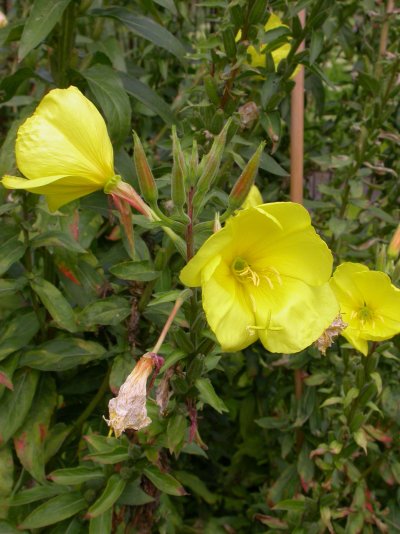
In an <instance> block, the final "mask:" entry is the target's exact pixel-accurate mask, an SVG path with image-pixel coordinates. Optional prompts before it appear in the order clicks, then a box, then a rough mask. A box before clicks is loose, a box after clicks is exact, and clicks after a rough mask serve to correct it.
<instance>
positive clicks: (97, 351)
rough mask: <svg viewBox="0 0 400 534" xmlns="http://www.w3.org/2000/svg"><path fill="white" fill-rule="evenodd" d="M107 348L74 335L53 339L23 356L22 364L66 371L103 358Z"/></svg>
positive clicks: (42, 369) (41, 368)
mask: <svg viewBox="0 0 400 534" xmlns="http://www.w3.org/2000/svg"><path fill="white" fill-rule="evenodd" d="M105 352H106V351H105V349H104V347H103V346H102V345H100V344H99V343H96V342H94V341H85V340H83V339H79V338H74V337H60V338H56V339H52V340H51V341H48V342H47V343H43V345H39V347H38V348H37V349H34V350H29V351H27V352H25V354H23V355H22V356H21V360H20V366H23V365H28V366H29V367H32V368H33V369H40V370H41V371H66V370H67V369H72V368H73V367H76V366H77V365H83V364H85V363H88V362H91V361H92V360H98V359H102V358H103V357H104V355H105Z"/></svg>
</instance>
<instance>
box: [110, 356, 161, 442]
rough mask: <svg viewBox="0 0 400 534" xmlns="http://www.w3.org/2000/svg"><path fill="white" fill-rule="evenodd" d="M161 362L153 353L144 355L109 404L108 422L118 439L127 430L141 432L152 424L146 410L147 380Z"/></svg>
mask: <svg viewBox="0 0 400 534" xmlns="http://www.w3.org/2000/svg"><path fill="white" fill-rule="evenodd" d="M160 360H162V358H160V356H157V354H155V353H153V352H148V353H146V354H144V355H143V356H142V357H141V358H140V360H139V361H138V362H137V364H136V365H135V367H134V368H133V371H132V372H131V373H130V375H129V376H128V378H127V379H126V380H125V382H124V383H123V384H122V386H121V387H120V390H119V392H118V395H117V396H116V397H115V398H114V399H111V400H110V402H109V403H108V409H109V412H110V419H109V420H107V419H106V421H107V424H108V426H110V427H111V428H112V429H113V431H114V434H115V436H116V437H117V438H118V437H119V436H120V435H121V434H122V432H124V431H125V430H127V429H132V430H140V429H142V428H144V427H146V426H148V425H149V424H150V423H151V419H150V418H149V417H148V416H147V409H146V398H147V379H148V378H149V376H150V375H151V372H152V371H153V368H154V367H156V368H159V367H160Z"/></svg>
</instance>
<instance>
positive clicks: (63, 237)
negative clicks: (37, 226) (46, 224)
mask: <svg viewBox="0 0 400 534" xmlns="http://www.w3.org/2000/svg"><path fill="white" fill-rule="evenodd" d="M30 246H31V247H32V248H39V247H63V248H66V249H67V250H69V251H71V252H77V253H78V254H83V253H85V252H86V250H85V249H84V248H83V247H81V245H80V244H79V243H78V242H77V241H75V239H73V238H72V237H71V236H70V235H68V234H64V233H63V232H58V231H57V230H51V231H49V232H44V233H43V234H39V235H37V236H36V237H34V238H33V239H31V241H30Z"/></svg>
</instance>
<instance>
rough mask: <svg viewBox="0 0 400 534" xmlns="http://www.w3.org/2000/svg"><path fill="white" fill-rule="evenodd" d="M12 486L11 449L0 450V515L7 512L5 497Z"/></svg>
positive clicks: (12, 461) (9, 492) (12, 462)
mask: <svg viewBox="0 0 400 534" xmlns="http://www.w3.org/2000/svg"><path fill="white" fill-rule="evenodd" d="M13 485H14V460H13V454H12V450H11V447H8V446H5V447H2V448H1V449H0V513H1V514H3V512H7V508H8V502H7V497H8V496H9V495H10V494H11V491H12V487H13Z"/></svg>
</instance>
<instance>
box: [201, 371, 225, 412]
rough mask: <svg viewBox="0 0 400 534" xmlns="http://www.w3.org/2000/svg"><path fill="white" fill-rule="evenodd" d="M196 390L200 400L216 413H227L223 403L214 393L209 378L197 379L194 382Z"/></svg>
mask: <svg viewBox="0 0 400 534" xmlns="http://www.w3.org/2000/svg"><path fill="white" fill-rule="evenodd" d="M196 388H197V389H198V390H199V392H200V398H201V400H202V401H203V402H205V403H206V404H209V405H210V406H212V407H213V408H214V410H216V411H217V412H218V413H222V412H227V411H228V408H227V407H226V406H225V403H224V401H223V400H222V399H220V398H219V397H218V395H217V394H216V393H215V389H214V387H213V385H212V384H211V382H210V379H209V378H198V379H197V380H196Z"/></svg>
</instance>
